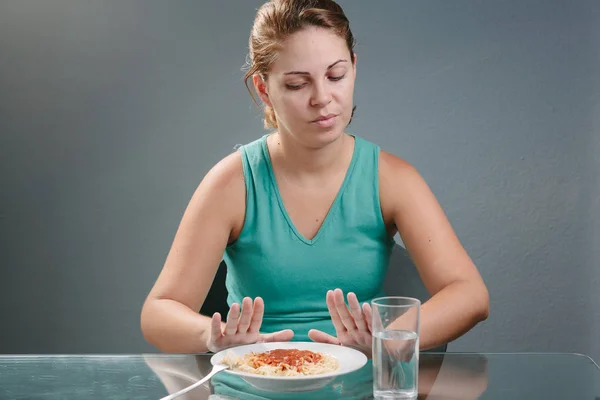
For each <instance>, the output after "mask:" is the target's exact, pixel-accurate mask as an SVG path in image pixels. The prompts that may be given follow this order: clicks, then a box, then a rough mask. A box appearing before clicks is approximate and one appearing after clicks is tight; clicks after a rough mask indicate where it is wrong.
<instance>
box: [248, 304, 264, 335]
mask: <svg viewBox="0 0 600 400" xmlns="http://www.w3.org/2000/svg"><path fill="white" fill-rule="evenodd" d="M264 313H265V303H264V302H263V299H262V298H260V297H257V298H256V299H254V307H253V311H252V319H251V321H250V328H248V332H250V333H256V332H259V331H260V326H261V325H262V319H263V315H264Z"/></svg>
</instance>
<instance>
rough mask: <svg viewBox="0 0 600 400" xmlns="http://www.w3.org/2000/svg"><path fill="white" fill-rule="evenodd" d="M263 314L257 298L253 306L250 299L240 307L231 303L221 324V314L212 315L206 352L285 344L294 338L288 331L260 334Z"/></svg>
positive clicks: (263, 309) (263, 306)
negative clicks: (248, 346)
mask: <svg viewBox="0 0 600 400" xmlns="http://www.w3.org/2000/svg"><path fill="white" fill-rule="evenodd" d="M264 312H265V304H264V302H263V299H262V298H260V297H257V298H256V299H255V300H254V304H253V302H252V299H251V298H250V297H245V298H244V300H242V306H241V310H240V305H239V304H238V303H233V304H232V305H231V308H230V310H229V316H228V318H227V322H226V323H225V324H223V323H222V322H221V314H219V313H214V314H213V317H212V322H211V330H210V337H209V339H208V341H207V347H208V350H210V351H212V352H214V353H216V352H218V351H221V350H223V349H227V348H230V347H234V346H240V345H244V344H253V343H264V342H286V341H288V340H291V339H292V337H294V332H293V331H292V330H290V329H286V330H282V331H278V332H273V333H268V334H261V333H260V326H261V325H262V319H263V315H264Z"/></svg>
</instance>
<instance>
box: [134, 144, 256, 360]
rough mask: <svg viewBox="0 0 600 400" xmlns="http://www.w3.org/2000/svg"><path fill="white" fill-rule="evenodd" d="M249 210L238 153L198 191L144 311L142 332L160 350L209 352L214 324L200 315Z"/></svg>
mask: <svg viewBox="0 0 600 400" xmlns="http://www.w3.org/2000/svg"><path fill="white" fill-rule="evenodd" d="M244 204H245V186H244V179H243V170H242V161H241V156H240V154H239V153H238V152H236V153H234V154H231V155H230V156H228V157H226V158H225V159H223V160H222V161H221V162H219V163H218V164H217V165H216V166H215V167H214V168H212V169H211V170H210V171H209V173H208V174H207V175H206V177H205V178H204V179H203V180H202V182H201V183H200V185H199V186H198V189H197V190H196V192H195V193H194V195H193V196H192V199H191V200H190V203H189V205H188V207H187V209H186V210H185V213H184V216H183V218H182V220H181V223H180V226H179V229H178V230H177V233H176V235H175V239H174V241H173V245H172V247H171V249H170V252H169V254H168V256H167V259H166V262H165V265H164V267H163V270H162V271H161V273H160V275H159V277H158V279H157V281H156V283H155V285H154V287H153V288H152V290H151V291H150V293H149V295H148V297H147V299H146V301H145V303H144V306H143V308H142V313H141V328H142V332H143V334H144V337H145V338H146V340H147V341H148V342H149V343H151V344H153V345H154V346H156V347H157V348H158V349H160V350H162V351H165V352H172V353H198V352H204V351H207V340H208V338H209V335H210V330H211V318H209V317H205V316H202V315H200V314H199V310H200V308H201V307H202V304H203V303H204V300H205V298H206V295H207V293H208V291H209V289H210V286H211V285H212V282H213V279H214V277H215V274H216V271H217V268H218V266H219V264H220V262H221V258H222V256H223V252H224V250H225V247H226V246H227V243H228V241H229V240H231V238H232V236H233V235H235V233H236V231H238V232H239V229H241V226H240V224H241V223H243V219H244V211H245V207H244ZM222 326H223V327H224V326H225V325H224V324H222Z"/></svg>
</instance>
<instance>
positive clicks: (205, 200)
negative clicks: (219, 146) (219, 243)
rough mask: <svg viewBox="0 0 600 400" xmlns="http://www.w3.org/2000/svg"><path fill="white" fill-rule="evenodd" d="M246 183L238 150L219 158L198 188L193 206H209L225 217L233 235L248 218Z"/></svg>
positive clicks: (191, 205)
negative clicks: (246, 215) (246, 217)
mask: <svg viewBox="0 0 600 400" xmlns="http://www.w3.org/2000/svg"><path fill="white" fill-rule="evenodd" d="M245 202H246V185H245V182H244V169H243V165H242V156H241V154H240V152H239V151H235V152H233V153H231V154H229V155H227V156H226V157H224V158H223V159H221V160H220V161H219V162H217V163H216V164H215V165H214V166H213V167H212V168H211V169H210V170H209V171H208V173H207V174H206V175H205V176H204V178H203V179H202V181H201V182H200V184H199V185H198V188H197V189H196V191H195V193H194V195H193V197H192V199H191V201H190V207H195V206H196V207H200V208H204V207H207V208H209V209H211V210H213V211H214V212H216V213H218V214H220V215H221V216H222V217H224V218H225V219H226V220H227V221H228V222H229V223H230V226H231V229H232V230H231V232H232V235H233V236H235V234H236V232H239V231H240V230H241V225H242V223H243V220H244V214H245Z"/></svg>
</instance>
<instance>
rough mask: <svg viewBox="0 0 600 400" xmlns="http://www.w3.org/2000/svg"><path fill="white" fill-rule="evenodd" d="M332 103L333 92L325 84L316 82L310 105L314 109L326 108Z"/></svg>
mask: <svg viewBox="0 0 600 400" xmlns="http://www.w3.org/2000/svg"><path fill="white" fill-rule="evenodd" d="M329 103H331V92H330V90H329V88H328V87H327V85H326V84H325V83H324V82H315V84H314V85H313V93H312V96H311V99H310V104H311V106H313V107H324V106H326V105H328V104H329Z"/></svg>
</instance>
